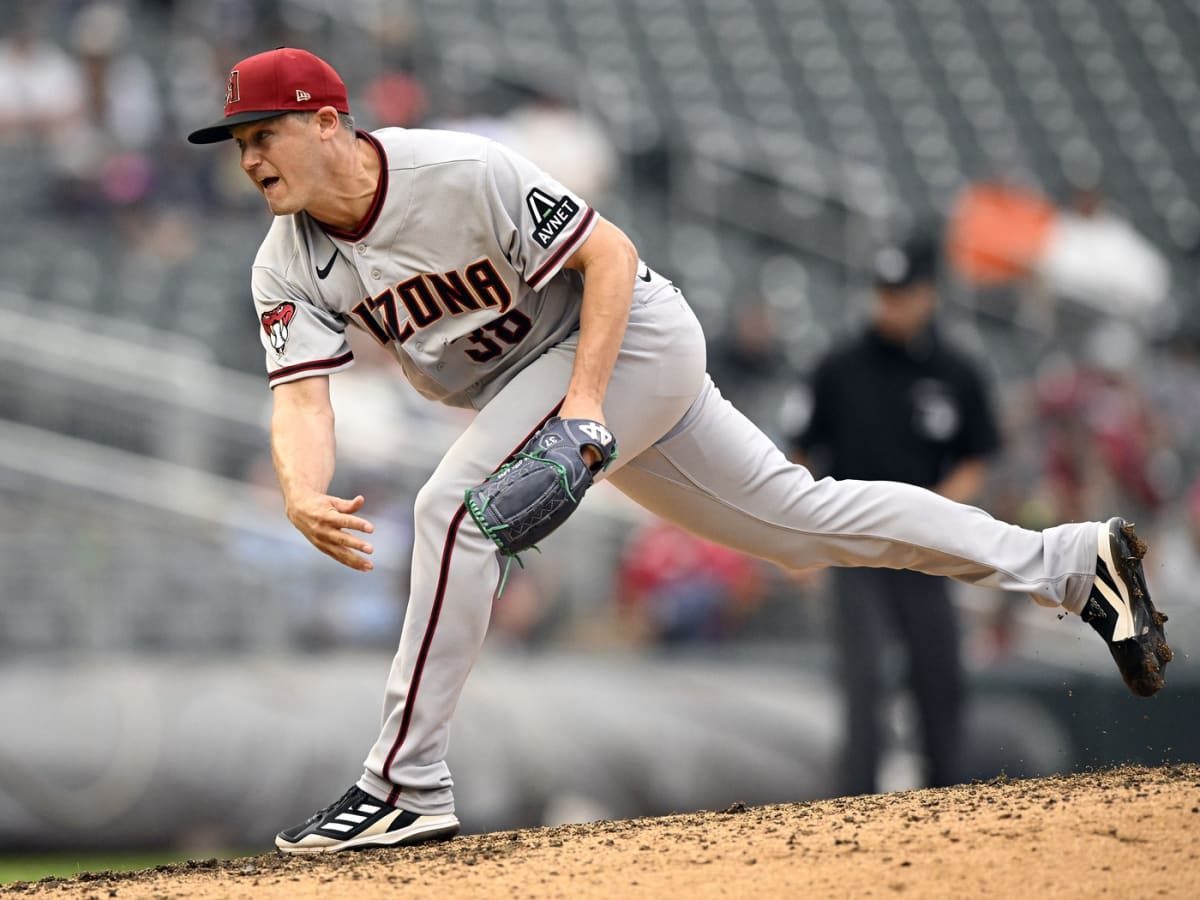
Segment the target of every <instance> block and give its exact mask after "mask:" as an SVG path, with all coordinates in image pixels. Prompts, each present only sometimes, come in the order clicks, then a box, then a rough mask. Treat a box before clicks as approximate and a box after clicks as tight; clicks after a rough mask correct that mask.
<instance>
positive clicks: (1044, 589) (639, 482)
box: [189, 48, 1171, 853]
mask: <svg viewBox="0 0 1200 900" xmlns="http://www.w3.org/2000/svg"><path fill="white" fill-rule="evenodd" d="M189 139H190V140H191V141H192V142H193V143H199V144H206V143H213V142H218V141H224V140H229V139H232V140H233V143H234V146H235V147H236V149H237V152H238V154H239V156H240V160H241V166H242V169H243V170H244V171H245V173H246V175H247V177H249V178H250V180H251V181H252V182H253V183H254V185H255V187H256V188H257V189H258V190H259V191H260V192H261V193H262V196H263V199H264V200H265V201H266V203H267V205H268V206H269V207H270V209H271V212H272V213H274V215H275V219H274V222H273V224H272V226H271V228H270V230H269V232H268V233H267V236H266V238H265V240H264V241H263V243H262V246H261V248H260V249H259V251H258V255H257V257H256V258H255V260H254V266H253V272H252V276H251V284H252V290H253V296H254V303H255V305H256V309H257V313H258V318H259V323H260V335H261V338H262V343H263V347H264V350H265V355H266V370H267V377H268V382H269V384H270V387H271V390H272V391H273V413H272V420H271V442H272V451H273V456H274V461H275V467H276V470H277V472H278V476H279V481H280V485H281V487H282V490H283V495H284V498H285V501H286V507H287V515H288V518H289V519H290V521H291V522H292V523H293V524H294V525H295V527H296V528H297V529H299V530H300V532H302V533H303V534H304V535H305V537H307V538H308V539H309V540H310V541H311V542H312V543H313V544H314V545H315V546H316V547H317V548H318V549H319V550H321V551H322V552H324V553H326V554H328V555H329V556H331V557H333V558H334V559H336V560H338V561H339V562H341V563H343V564H345V565H347V566H349V567H351V568H353V569H358V570H361V571H369V570H370V569H371V567H372V563H371V555H372V552H373V547H372V545H371V539H370V536H371V533H372V528H373V526H372V524H371V522H370V520H369V519H367V518H365V517H364V515H363V514H364V512H366V511H367V508H366V503H367V501H366V499H365V498H364V497H363V496H361V495H360V496H356V497H351V498H346V497H337V496H332V495H330V494H329V493H328V490H329V486H330V483H331V480H332V477H333V472H334V456H335V453H334V429H333V409H332V407H331V403H330V397H329V376H330V375H332V374H333V373H335V372H340V371H342V370H344V369H346V368H348V367H349V366H351V365H353V363H354V357H353V354H352V352H351V350H350V347H349V345H348V343H347V341H346V329H347V328H357V329H360V330H361V331H364V332H366V333H367V334H368V335H370V337H371V338H373V339H374V340H376V341H378V342H379V343H380V344H381V345H383V346H384V347H386V348H387V349H388V350H389V351H390V352H391V353H392V354H393V355H394V356H395V358H396V362H397V364H398V365H399V368H400V371H401V372H403V374H404V376H405V377H406V378H408V380H409V381H410V382H411V383H412V384H413V385H414V386H415V387H416V389H417V390H418V391H420V392H421V393H422V394H423V395H424V396H426V397H428V398H429V399H431V400H435V401H438V402H441V403H446V404H450V405H453V406H459V407H467V408H471V409H474V410H477V415H476V417H475V418H474V420H473V421H472V423H471V424H470V426H469V427H467V428H466V430H465V431H464V432H463V434H462V436H461V437H460V438H459V439H458V441H457V442H456V443H455V444H454V445H453V446H452V447H451V448H450V449H449V451H447V453H446V455H445V457H444V458H443V459H442V460H441V462H440V464H439V465H438V466H437V469H436V471H435V472H434V473H433V475H432V476H431V477H430V479H429V481H428V482H427V483H426V484H425V486H424V487H423V488H422V489H421V491H420V493H419V494H418V496H417V499H416V506H415V522H416V535H415V541H414V547H413V561H412V587H411V596H410V598H409V603H408V612H407V617H406V620H405V622H404V627H403V631H402V634H401V636H400V646H399V649H398V651H397V654H396V657H395V660H394V662H393V664H392V668H391V672H390V674H389V676H388V681H387V686H386V691H385V695H384V709H383V720H382V726H381V728H380V732H379V737H378V739H377V740H376V742H375V744H374V746H373V747H372V748H371V749H370V751H369V753H368V754H367V757H366V762H365V766H364V771H363V774H362V777H361V778H360V779H359V780H358V782H357V784H355V785H354V786H352V787H351V788H350V789H349V790H348V791H347V792H346V793H345V794H344V795H343V796H342V797H341V798H340V799H337V800H335V801H334V802H333V803H331V804H330V805H329V806H327V807H325V808H324V809H321V810H319V811H318V812H316V813H315V814H314V815H313V816H312V817H311V818H309V819H308V820H307V821H305V822H302V823H300V824H299V825H296V826H295V827H293V828H288V829H286V830H284V831H282V832H280V833H279V835H278V836H277V838H276V844H277V846H278V847H279V848H280V849H282V850H284V851H286V852H295V853H306V852H322V851H337V850H343V849H347V848H357V847H370V846H381V845H396V844H413V843H419V842H422V841H428V840H435V839H445V838H448V837H451V836H453V835H454V834H456V833H457V831H458V828H459V824H458V819H457V818H456V817H455V814H454V796H453V793H452V790H451V788H452V781H451V777H450V772H449V770H448V768H447V766H446V762H445V757H446V749H447V743H448V740H449V734H450V720H451V717H452V715H453V712H454V707H455V703H456V702H457V700H458V697H459V694H460V692H461V691H462V688H463V684H464V682H465V681H466V678H467V675H468V673H469V672H470V670H471V666H472V664H473V663H474V661H475V658H476V655H477V653H478V652H479V649H480V645H481V643H482V641H483V638H484V634H485V631H486V630H487V625H488V617H489V614H490V610H491V603H492V598H493V596H494V594H495V592H496V589H497V586H498V583H499V580H500V578H501V576H502V572H503V570H504V568H505V565H506V563H507V562H509V561H511V559H512V557H513V556H514V555H516V554H519V553H520V552H522V551H523V550H525V549H527V548H528V547H530V546H532V545H534V544H535V543H536V542H537V540H539V539H540V538H542V537H544V536H545V535H546V534H548V533H550V532H551V531H552V530H553V529H554V528H555V527H557V526H558V525H559V524H561V522H562V521H563V520H564V519H565V518H566V517H567V516H568V515H570V513H571V511H572V510H574V509H575V508H576V506H577V505H578V504H579V503H580V502H581V500H582V499H583V497H584V494H585V492H586V490H587V489H588V487H589V486H590V485H591V484H592V483H593V482H594V480H596V479H599V478H606V479H608V480H609V481H610V482H611V483H612V484H613V485H614V486H615V487H616V488H618V489H619V490H621V491H623V492H624V493H625V494H627V495H628V496H629V497H631V498H632V499H634V500H635V501H636V502H638V503H640V504H641V505H642V506H644V507H646V508H647V509H649V510H651V511H652V512H654V513H656V514H657V515H659V516H662V517H664V518H666V519H669V520H672V521H674V522H677V523H679V524H681V525H682V526H684V527H685V528H688V529H689V530H691V531H693V532H695V533H697V534H698V535H700V536H702V537H704V538H707V539H709V540H713V541H717V542H721V543H724V544H727V545H729V546H731V547H734V548H736V549H738V550H741V551H744V552H746V553H751V554H754V555H756V556H759V557H762V558H764V559H768V560H771V561H773V562H775V563H777V564H779V565H781V566H785V567H790V568H804V567H809V566H875V567H887V568H894V569H914V570H918V571H921V572H927V573H931V574H934V575H944V576H948V577H951V578H956V579H959V580H961V581H965V582H968V583H971V584H979V585H985V586H988V587H992V588H1001V589H1004V590H1009V591H1019V592H1025V593H1029V594H1031V595H1033V597H1034V598H1035V599H1036V600H1037V601H1038V602H1040V603H1042V604H1044V605H1048V606H1055V607H1063V608H1065V609H1067V610H1069V611H1070V612H1073V613H1076V614H1078V615H1081V616H1082V617H1083V618H1084V619H1086V620H1087V621H1088V622H1089V623H1090V624H1091V625H1092V626H1093V627H1094V628H1095V629H1096V631H1097V632H1099V633H1100V635H1101V636H1102V637H1103V639H1104V640H1105V642H1106V644H1107V646H1108V648H1109V650H1110V651H1111V653H1112V655H1113V657H1114V659H1115V660H1116V662H1117V665H1118V667H1119V669H1120V671H1121V674H1122V676H1123V677H1124V679H1125V681H1126V682H1127V683H1128V685H1129V686H1130V688H1131V689H1132V690H1133V691H1134V692H1135V693H1137V694H1142V695H1149V694H1153V693H1154V692H1155V691H1157V690H1158V689H1159V688H1160V687H1161V686H1162V684H1163V677H1162V676H1163V671H1164V670H1165V667H1166V664H1167V662H1168V661H1169V660H1170V659H1171V651H1170V649H1169V648H1168V647H1167V644H1166V642H1165V640H1164V636H1163V629H1162V622H1163V620H1164V618H1165V617H1164V616H1162V615H1161V614H1159V613H1158V612H1157V611H1156V610H1155V608H1154V606H1153V605H1152V604H1151V602H1150V595H1149V592H1148V590H1147V586H1146V582H1145V578H1144V577H1143V573H1142V565H1141V562H1140V560H1141V557H1142V555H1143V553H1144V551H1145V547H1144V545H1143V544H1142V543H1141V542H1140V541H1139V539H1138V538H1137V537H1136V536H1135V535H1134V533H1133V530H1132V528H1131V527H1130V526H1129V525H1128V524H1126V523H1125V522H1124V521H1123V520H1121V519H1120V518H1113V519H1110V520H1109V521H1107V522H1087V523H1079V524H1069V525H1060V526H1057V527H1054V528H1049V529H1046V530H1045V531H1041V532H1038V531H1028V530H1025V529H1022V528H1018V527H1016V526H1014V525H1010V524H1006V523H1004V522H1000V521H997V520H996V519H993V518H992V517H990V516H988V515H987V514H986V513H984V512H982V511H981V510H979V509H975V508H973V507H970V506H964V505H960V504H956V503H953V502H951V501H949V500H946V499H944V498H942V497H939V496H938V495H936V494H934V493H931V492H929V491H926V490H923V489H920V488H916V487H912V486H909V485H904V484H896V483H891V482H862V481H836V480H832V479H823V480H820V481H817V480H814V479H813V477H812V476H811V475H810V474H809V472H808V471H807V469H805V468H803V467H801V466H797V465H794V464H791V463H789V462H788V460H787V459H786V458H785V456H784V454H783V453H781V452H780V451H779V450H778V449H776V447H775V446H774V445H773V444H772V443H771V442H770V440H768V439H767V438H766V437H765V436H764V435H763V434H762V433H761V432H760V431H759V430H758V429H757V428H756V427H755V426H754V425H752V424H751V423H750V421H749V420H748V419H746V418H745V417H744V416H743V415H741V414H740V413H739V412H738V411H737V410H736V409H734V408H733V407H732V406H731V405H730V404H729V403H728V402H727V401H726V400H724V399H723V398H722V397H721V395H720V393H719V392H718V391H717V389H716V388H715V387H714V386H713V383H712V381H711V380H710V379H709V378H708V376H707V375H706V374H705V340H704V335H703V334H702V333H701V329H700V325H699V323H698V321H697V319H696V317H695V316H694V315H693V313H692V311H691V310H690V309H689V308H688V304H687V301H686V300H685V299H684V297H683V295H682V294H681V293H680V291H679V290H678V289H677V288H676V287H675V286H674V285H673V284H671V283H670V282H669V281H668V280H666V279H665V278H663V277H662V276H660V275H659V274H657V273H656V272H655V271H654V270H653V269H650V268H649V267H648V266H647V265H646V264H645V263H643V262H642V261H640V260H639V258H638V253H637V250H636V249H635V248H634V246H633V245H632V244H631V243H630V241H629V239H628V238H627V237H626V236H625V235H624V234H623V233H622V232H621V231H620V229H618V228H617V227H616V226H615V225H613V224H612V223H611V222H609V221H607V220H606V219H604V217H603V216H601V215H600V213H599V212H597V211H596V210H595V209H592V208H590V207H589V206H588V204H587V203H585V202H584V200H583V199H581V198H580V197H578V196H575V195H574V194H572V193H571V192H570V191H568V190H566V189H565V188H564V187H563V186H562V185H561V184H559V183H558V182H556V181H555V180H554V179H553V178H551V177H549V176H548V175H547V174H546V173H545V172H542V171H540V170H538V169H537V168H536V167H535V166H533V165H532V164H531V163H529V162H528V161H527V160H525V159H523V158H522V157H520V156H518V155H517V154H515V153H513V152H511V151H510V150H507V149H505V148H504V147H503V146H500V145H499V144H497V143H494V142H491V141H488V140H485V139H483V138H480V137H475V136H470V135H464V134H456V133H450V132H441V131H421V130H404V129H399V128H385V129H381V130H379V131H377V132H374V133H366V132H363V131H356V130H355V128H354V124H353V119H352V118H351V117H350V109H349V105H348V102H347V96H346V89H345V86H344V85H343V83H342V80H341V78H340V77H339V76H338V74H337V73H336V72H335V71H334V70H333V68H331V67H330V66H329V65H328V64H327V63H326V62H324V61H323V60H321V59H319V58H317V57H315V56H313V55H312V54H310V53H307V52H305V51H302V50H296V49H290V48H281V49H277V50H272V51H269V52H266V53H261V54H258V55H255V56H251V57H249V58H248V59H244V60H242V61H241V62H239V63H237V64H236V65H235V66H234V67H233V69H232V70H231V71H230V73H229V81H228V87H227V91H226V96H225V110H224V115H223V116H222V117H221V118H220V119H219V120H218V121H217V122H216V123H215V124H213V125H211V126H210V127H207V128H202V129H200V130H198V131H195V132H193V133H192V134H191V135H190V136H189Z"/></svg>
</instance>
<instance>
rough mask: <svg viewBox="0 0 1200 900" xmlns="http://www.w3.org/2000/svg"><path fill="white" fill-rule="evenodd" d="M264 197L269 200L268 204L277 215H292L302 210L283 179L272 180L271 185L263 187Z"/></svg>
mask: <svg viewBox="0 0 1200 900" xmlns="http://www.w3.org/2000/svg"><path fill="white" fill-rule="evenodd" d="M261 190H262V195H263V198H264V199H265V200H266V201H267V206H268V207H270V209H271V212H272V213H274V214H275V215H277V216H290V215H293V214H294V213H298V212H300V206H299V204H297V203H296V201H295V200H294V199H292V198H290V197H289V196H288V193H287V189H286V188H285V187H284V184H283V182H282V181H275V182H272V183H271V184H270V185H269V186H264V187H262V188H261Z"/></svg>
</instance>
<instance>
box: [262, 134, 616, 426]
mask: <svg viewBox="0 0 1200 900" xmlns="http://www.w3.org/2000/svg"><path fill="white" fill-rule="evenodd" d="M359 137H360V138H361V139H363V140H368V141H370V142H371V143H372V145H373V146H374V147H375V149H376V151H377V152H378V154H379V156H380V160H381V162H382V166H381V173H380V179H379V188H378V190H377V193H376V196H375V199H374V201H373V203H372V205H371V209H370V212H369V213H368V215H367V217H366V219H365V220H364V221H363V223H362V224H361V225H360V227H359V228H358V230H357V231H355V232H341V231H336V230H332V229H328V228H326V227H324V226H322V225H321V224H320V223H318V222H316V221H315V220H313V219H312V218H311V217H309V216H308V215H306V214H303V213H302V214H298V215H294V216H283V217H280V218H277V219H276V220H275V221H274V223H273V224H272V227H271V229H270V231H269V233H268V234H267V237H266V239H265V240H264V241H263V244H262V246H261V247H260V248H259V252H258V255H257V257H256V258H255V262H254V270H253V274H252V287H253V294H254V302H255V304H256V307H257V309H258V312H259V315H260V317H262V321H263V332H262V340H263V344H264V348H265V349H266V351H267V352H266V364H267V372H268V375H269V378H270V382H271V384H272V385H273V386H274V385H278V384H282V383H284V382H287V381H292V380H295V379H298V378H304V377H308V376H310V375H314V374H331V373H334V372H338V371H341V370H343V369H345V368H348V367H349V366H350V365H352V364H353V361H354V357H353V354H352V353H351V350H350V346H349V344H348V343H347V341H346V334H345V330H346V327H347V326H348V325H349V326H352V327H355V328H359V329H362V330H363V331H365V332H366V333H368V334H370V335H371V336H372V337H373V338H374V339H375V340H376V341H378V342H379V343H380V344H383V345H385V346H387V347H388V348H389V349H390V350H391V351H392V352H393V354H394V355H395V356H396V358H397V360H398V361H399V362H400V364H401V366H402V368H403V369H404V372H405V375H406V376H407V377H408V379H409V380H410V381H411V382H412V383H413V385H414V386H415V387H416V388H417V390H418V391H420V392H421V393H422V394H424V395H425V396H426V397H429V398H431V399H434V400H439V401H441V402H443V403H447V404H450V405H453V406H468V407H476V408H477V407H479V406H482V405H483V403H485V402H486V401H487V399H488V398H490V397H491V396H493V395H494V394H495V392H496V391H497V390H499V388H500V387H502V386H503V384H504V383H506V382H507V380H508V378H509V377H511V375H512V374H515V373H516V372H517V371H519V370H520V369H521V368H522V366H523V365H524V364H525V363H526V362H528V361H529V360H532V359H535V358H536V357H537V356H538V355H540V354H541V353H542V352H544V351H545V350H546V349H547V348H548V347H550V346H553V345H554V344H556V343H558V342H559V341H561V340H562V339H563V338H565V337H566V336H567V335H569V334H570V333H571V332H572V331H573V330H574V329H575V328H577V327H578V323H579V308H580V303H581V301H582V297H583V281H582V278H581V276H579V275H578V273H575V272H573V271H570V270H564V269H563V264H564V263H565V262H566V261H567V260H568V259H569V258H570V256H571V254H572V253H573V252H574V251H575V250H576V249H578V248H579V246H580V245H581V244H582V243H583V241H584V240H586V239H587V236H588V235H589V234H591V231H592V229H593V228H594V227H595V223H596V221H597V217H596V213H595V211H594V210H592V209H591V208H590V207H588V206H587V204H586V203H585V202H584V201H583V200H582V199H581V198H579V197H577V196H575V195H573V194H571V193H570V192H569V191H568V190H567V189H566V188H564V187H563V186H562V185H561V184H559V183H558V182H557V181H556V180H554V179H553V178H551V177H550V176H549V175H547V174H546V173H545V172H542V171H541V170H539V169H538V168H537V167H535V166H534V165H533V164H532V163H530V162H528V161H527V160H525V159H524V158H522V157H520V156H518V155H516V154H514V153H512V152H510V151H509V150H507V149H506V148H504V147H503V146H501V145H500V144H497V143H495V142H493V141H489V140H487V139H485V138H481V137H477V136H475V135H468V134H459V133H457V132H448V131H432V130H419V129H412V130H405V129H399V128H387V129H381V130H380V131H378V132H375V133H372V134H367V133H365V132H360V133H359ZM285 304H290V305H291V307H292V309H293V311H292V313H291V315H290V320H289V321H288V322H286V323H283V326H282V329H283V332H282V333H281V332H280V329H279V328H276V330H275V333H274V334H272V332H271V331H270V330H269V329H268V327H267V318H265V317H267V316H269V315H270V314H272V311H273V310H276V309H280V308H282V307H283V306H284V305H285Z"/></svg>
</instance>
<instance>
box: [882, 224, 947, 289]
mask: <svg viewBox="0 0 1200 900" xmlns="http://www.w3.org/2000/svg"><path fill="white" fill-rule="evenodd" d="M939 250H940V247H939V242H938V238H937V234H936V232H934V231H933V230H932V229H919V230H917V231H914V232H912V233H911V234H909V235H908V236H907V237H906V238H905V239H904V240H903V241H900V242H898V243H895V244H890V245H888V246H885V247H883V248H881V249H880V250H879V252H878V253H876V254H875V265H874V270H873V275H874V278H875V286H876V287H880V288H890V289H892V290H902V289H904V288H906V287H910V286H912V285H914V284H922V283H925V282H930V281H936V280H937V271H938V258H939V256H940V253H939Z"/></svg>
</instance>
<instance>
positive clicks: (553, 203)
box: [525, 188, 579, 250]
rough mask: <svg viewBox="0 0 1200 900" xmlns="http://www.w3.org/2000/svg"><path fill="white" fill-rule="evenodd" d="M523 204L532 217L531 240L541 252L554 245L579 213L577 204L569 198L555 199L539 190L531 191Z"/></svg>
mask: <svg viewBox="0 0 1200 900" xmlns="http://www.w3.org/2000/svg"><path fill="white" fill-rule="evenodd" d="M525 202H526V203H527V204H528V205H529V212H530V214H531V215H532V216H533V221H534V226H533V239H534V240H535V241H537V242H538V244H539V245H541V247H542V249H543V250H545V249H548V248H549V246H550V245H551V244H553V243H554V239H555V238H556V237H558V236H559V235H560V234H562V230H563V229H564V228H566V227H567V223H568V222H570V221H571V220H572V219H573V218H575V216H576V215H577V214H578V213H579V204H578V203H576V202H575V201H574V200H572V199H571V198H570V197H563V198H562V199H555V198H554V197H551V196H550V195H549V194H547V193H546V192H545V191H543V190H540V189H539V188H534V189H533V190H531V191H530V192H529V193H528V194H527V195H526V196H525Z"/></svg>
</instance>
